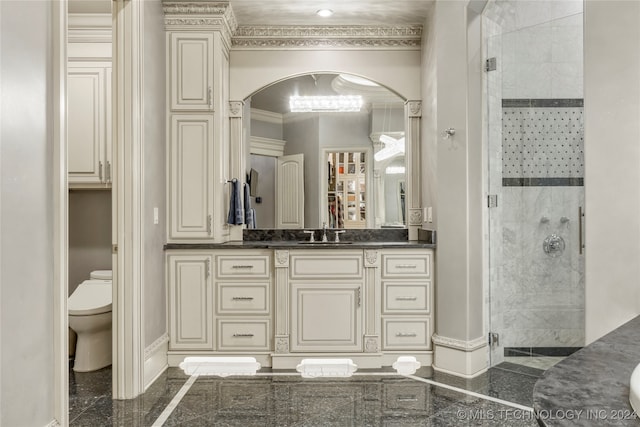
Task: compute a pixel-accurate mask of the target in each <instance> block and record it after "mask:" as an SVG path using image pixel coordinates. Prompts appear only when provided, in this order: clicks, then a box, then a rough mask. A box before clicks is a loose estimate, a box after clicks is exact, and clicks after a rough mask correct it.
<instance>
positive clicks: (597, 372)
mask: <svg viewBox="0 0 640 427" xmlns="http://www.w3.org/2000/svg"><path fill="white" fill-rule="evenodd" d="M639 363H640V316H638V317H636V318H635V319H632V320H630V321H629V322H627V323H625V324H624V325H622V326H620V327H619V328H617V329H615V330H614V331H612V332H610V333H609V334H607V335H605V336H604V337H602V338H600V339H599V340H597V341H595V342H593V343H591V344H589V345H588V346H586V347H584V348H583V349H581V350H579V351H578V352H576V353H574V354H572V355H571V356H569V357H568V358H566V359H565V360H563V361H562V362H560V363H558V364H557V365H555V366H554V367H552V368H550V369H548V370H547V371H546V372H545V373H544V375H543V376H542V378H541V379H540V380H539V381H538V382H537V383H536V385H535V387H534V390H533V408H534V411H535V413H536V416H537V418H538V423H539V424H540V425H541V426H560V425H577V426H593V425H611V426H614V425H615V426H637V425H639V421H638V419H637V416H636V414H634V412H633V409H632V407H631V404H630V403H629V379H630V377H631V373H632V372H633V370H634V368H635V367H636V366H637V365H638V364H639Z"/></svg>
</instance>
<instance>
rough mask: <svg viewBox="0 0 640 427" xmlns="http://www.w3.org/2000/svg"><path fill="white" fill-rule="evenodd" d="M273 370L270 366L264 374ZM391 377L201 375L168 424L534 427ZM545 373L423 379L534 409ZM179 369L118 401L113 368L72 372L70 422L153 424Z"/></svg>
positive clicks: (481, 403) (506, 410) (472, 400)
mask: <svg viewBox="0 0 640 427" xmlns="http://www.w3.org/2000/svg"><path fill="white" fill-rule="evenodd" d="M261 372H263V373H265V374H266V373H268V372H270V369H268V368H265V369H262V370H261ZM376 372H378V373H379V372H384V373H391V372H393V370H391V368H382V369H377V370H373V369H372V370H368V369H363V370H359V375H357V376H353V377H350V378H342V379H329V378H317V379H303V378H301V377H300V376H299V375H297V374H294V375H293V376H274V377H270V376H267V377H227V378H218V377H201V378H198V380H197V381H196V382H195V383H194V384H193V386H192V387H191V388H190V389H189V391H188V392H187V394H186V395H185V396H184V397H183V398H182V400H181V401H180V403H179V404H178V406H177V407H176V408H175V410H174V411H173V412H172V413H171V415H170V416H169V418H168V419H167V420H166V422H165V423H164V424H163V425H165V426H188V427H195V426H217V427H221V426H238V427H247V426H254V425H255V426H260V427H266V426H274V427H276V426H278V427H280V426H297V427H302V426H389V427H391V426H398V427H400V426H402V427H408V426H416V427H417V426H463V425H473V426H529V427H533V426H535V425H536V423H535V420H534V419H533V415H532V414H531V413H529V412H526V411H525V412H523V411H520V410H516V409H514V408H513V407H510V406H506V405H502V404H499V403H495V402H491V401H487V400H485V399H482V398H479V397H476V396H470V395H467V394H463V393H460V392H457V391H452V390H448V389H446V388H443V387H440V386H434V385H431V384H426V383H424V382H421V381H417V380H415V379H411V378H403V377H400V376H396V375H389V376H376ZM539 373H540V371H538V370H535V369H529V370H527V371H525V372H518V371H517V370H512V369H511V367H510V364H507V363H503V364H501V365H498V366H497V367H494V368H491V369H489V371H488V372H486V373H484V374H482V375H481V376H480V377H477V378H474V379H472V380H465V379H462V378H458V377H453V376H451V375H446V374H441V373H436V372H434V371H433V370H432V369H431V368H430V367H423V368H421V369H419V370H418V372H416V377H421V378H428V379H432V380H434V381H437V382H439V383H444V384H448V385H452V386H455V387H458V388H462V389H466V390H471V391H475V392H477V393H480V394H484V395H488V396H493V397H498V398H500V399H504V400H507V401H511V402H517V403H520V404H523V405H526V406H530V405H531V394H532V387H533V382H534V381H535V379H536V378H537V376H539ZM187 378H188V377H187V376H185V375H184V374H183V373H182V370H181V369H179V368H169V369H167V370H166V371H165V372H164V373H163V374H161V375H160V377H159V378H158V379H157V380H156V381H155V382H154V383H153V384H152V385H151V386H150V387H149V389H148V390H147V391H146V392H145V393H144V394H142V395H140V396H138V397H137V398H135V399H131V400H112V399H111V368H110V367H109V368H105V369H102V370H100V371H96V372H87V373H82V374H78V373H73V371H70V396H69V420H70V422H69V425H70V426H73V427H76V426H91V427H95V426H112V425H113V426H116V425H117V426H150V425H152V424H153V423H154V421H155V420H156V419H157V418H158V417H159V416H160V414H161V413H162V411H163V410H164V409H165V408H166V406H167V405H168V404H169V402H171V400H172V398H173V397H174V396H175V395H176V394H177V393H178V391H179V390H180V388H181V387H182V386H183V385H184V384H185V382H186V380H187Z"/></svg>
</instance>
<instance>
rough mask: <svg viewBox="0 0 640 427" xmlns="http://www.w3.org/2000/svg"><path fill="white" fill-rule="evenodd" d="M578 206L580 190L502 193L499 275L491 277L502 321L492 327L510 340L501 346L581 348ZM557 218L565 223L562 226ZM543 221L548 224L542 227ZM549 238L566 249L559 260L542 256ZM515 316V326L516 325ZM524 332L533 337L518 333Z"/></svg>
mask: <svg viewBox="0 0 640 427" xmlns="http://www.w3.org/2000/svg"><path fill="white" fill-rule="evenodd" d="M583 203H584V195H583V189H582V187H520V188H516V187H504V188H503V191H502V201H501V205H502V209H503V217H502V218H503V223H502V239H503V240H502V254H503V255H505V256H504V258H502V262H501V264H500V265H501V267H500V268H501V270H502V271H501V274H499V275H496V277H499V281H500V285H499V290H500V299H501V304H503V307H502V309H501V313H502V315H503V318H502V319H501V320H500V321H496V324H500V325H503V329H504V330H505V331H509V330H510V332H507V333H508V334H510V335H513V336H512V337H510V338H508V339H506V338H505V339H502V343H503V345H504V346H507V347H518V346H532V347H536V346H538V347H539V346H552V345H557V346H581V345H583V344H584V342H583V340H584V324H583V323H582V322H583V314H581V313H582V311H583V310H584V273H583V272H584V257H583V256H581V255H580V254H579V248H578V228H577V227H578V218H577V215H578V211H577V207H578V206H581V205H583ZM563 217H566V218H568V219H569V221H566V222H562V218H563ZM544 218H548V222H543V221H542V220H543V219H544ZM552 233H555V234H558V235H560V236H561V237H562V238H563V239H564V240H565V244H566V249H565V251H564V252H563V254H562V255H561V256H559V257H556V258H553V257H550V256H549V255H547V254H546V253H544V251H543V247H542V243H543V241H544V239H545V238H546V237H547V236H548V235H550V234H552ZM507 254H508V255H507ZM492 304H493V302H492ZM551 313H553V314H551ZM519 315H520V316H522V320H521V321H518V320H517V319H516V317H517V316H519ZM536 316H539V317H540V319H539V320H536V319H535V317H536ZM492 320H495V319H493V318H492ZM545 325H546V327H545ZM529 329H535V330H536V332H535V333H533V332H525V331H524V330H529ZM520 330H523V333H522V334H519V333H518V331H520ZM559 330H562V333H558V332H557V331H559ZM562 340H565V341H562Z"/></svg>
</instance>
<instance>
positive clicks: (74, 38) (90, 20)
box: [67, 13, 113, 43]
mask: <svg viewBox="0 0 640 427" xmlns="http://www.w3.org/2000/svg"><path fill="white" fill-rule="evenodd" d="M112 25H113V23H112V17H111V14H110V13H70V14H69V21H68V27H69V31H68V35H67V41H68V42H69V43H111V34H112Z"/></svg>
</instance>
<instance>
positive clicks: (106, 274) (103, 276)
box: [89, 270, 113, 280]
mask: <svg viewBox="0 0 640 427" xmlns="http://www.w3.org/2000/svg"><path fill="white" fill-rule="evenodd" d="M89 279H92V280H93V279H95V280H111V279H113V271H112V270H93V271H92V272H91V273H89Z"/></svg>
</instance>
